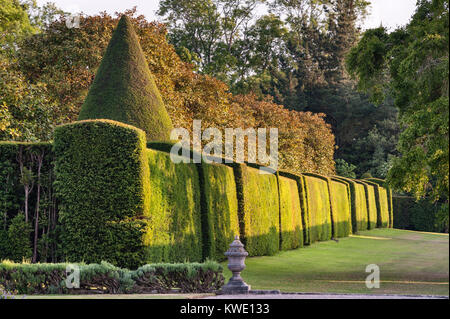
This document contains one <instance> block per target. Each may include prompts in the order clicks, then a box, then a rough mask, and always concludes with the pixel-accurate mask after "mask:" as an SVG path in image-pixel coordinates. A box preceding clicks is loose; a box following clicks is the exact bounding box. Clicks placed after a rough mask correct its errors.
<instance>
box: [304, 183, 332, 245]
mask: <svg viewBox="0 0 450 319" xmlns="http://www.w3.org/2000/svg"><path fill="white" fill-rule="evenodd" d="M304 179H305V186H306V194H307V195H306V201H307V203H308V212H309V222H310V241H311V242H315V241H322V240H329V239H331V237H332V224H331V207H330V195H329V191H328V183H327V181H326V179H322V178H319V177H314V176H309V175H304Z"/></svg>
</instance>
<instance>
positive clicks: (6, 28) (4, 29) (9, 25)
mask: <svg viewBox="0 0 450 319" xmlns="http://www.w3.org/2000/svg"><path fill="white" fill-rule="evenodd" d="M28 8H29V3H27V2H24V1H22V2H20V1H18V0H0V48H1V49H2V50H5V51H6V50H7V51H14V50H15V49H16V45H17V42H18V41H20V40H21V39H23V38H24V37H25V36H27V35H29V34H32V33H35V32H36V31H37V29H36V28H35V27H34V26H33V25H32V23H31V21H30V19H29V16H28V12H27V10H28Z"/></svg>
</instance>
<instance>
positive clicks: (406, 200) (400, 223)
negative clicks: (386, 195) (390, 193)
mask: <svg viewBox="0 0 450 319" xmlns="http://www.w3.org/2000/svg"><path fill="white" fill-rule="evenodd" d="M393 202H394V228H399V229H409V230H417V231H427V232H442V233H448V204H446V203H443V202H434V203H432V202H431V201H430V200H429V199H428V198H425V199H422V200H420V201H416V199H415V198H414V197H412V196H400V195H397V196H394V197H393ZM443 217H444V218H443ZM445 217H446V218H445Z"/></svg>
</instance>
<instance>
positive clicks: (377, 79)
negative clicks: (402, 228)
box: [347, 0, 449, 202]
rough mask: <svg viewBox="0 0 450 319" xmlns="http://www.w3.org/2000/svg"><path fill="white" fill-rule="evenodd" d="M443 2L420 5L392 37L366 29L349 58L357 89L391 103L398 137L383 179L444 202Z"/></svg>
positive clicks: (445, 87) (446, 42)
mask: <svg viewBox="0 0 450 319" xmlns="http://www.w3.org/2000/svg"><path fill="white" fill-rule="evenodd" d="M448 10H449V2H448V0H432V1H426V0H420V1H418V3H417V9H416V12H415V14H414V15H413V17H412V19H411V21H410V22H409V23H408V24H407V25H406V26H405V27H402V28H398V29H397V30H395V31H394V32H392V33H387V31H386V29H385V28H383V27H380V28H378V29H372V30H368V31H366V32H365V33H364V35H363V37H362V38H361V41H360V42H359V44H358V45H357V46H356V47H354V48H353V49H352V50H351V52H350V54H349V56H348V61H347V65H348V70H349V72H350V73H351V74H352V75H353V76H354V77H355V78H357V79H358V88H359V89H360V90H362V91H365V92H368V93H369V94H370V95H371V99H372V100H373V101H375V102H377V103H381V102H382V101H383V100H384V99H385V98H386V96H392V97H393V98H394V102H395V106H396V107H397V108H398V109H399V112H400V113H399V114H400V118H399V119H400V122H401V125H402V128H403V132H402V133H401V135H400V139H399V143H398V150H399V151H400V153H401V156H399V157H397V158H395V160H394V162H393V167H392V168H391V169H390V171H389V174H388V180H389V182H390V183H391V184H392V185H393V186H394V187H396V188H397V189H403V190H406V191H408V192H412V193H414V194H415V195H416V197H421V196H424V195H427V194H430V195H431V196H432V197H433V198H434V199H439V198H441V199H444V200H446V201H447V202H448V192H449V189H448V175H449V162H448V155H449V153H448V152H449V150H448V147H449V136H448V126H449V124H448V123H449V122H448V120H449V98H448V92H449V82H448V75H449V74H448V72H449V64H448V52H449V21H448V18H449V17H448Z"/></svg>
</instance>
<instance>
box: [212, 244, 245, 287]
mask: <svg viewBox="0 0 450 319" xmlns="http://www.w3.org/2000/svg"><path fill="white" fill-rule="evenodd" d="M225 256H227V257H228V269H230V270H231V272H232V273H233V276H232V277H231V278H230V280H229V281H228V283H227V284H226V285H225V286H223V287H222V290H221V291H220V292H219V293H220V294H224V295H225V294H226V295H236V294H248V293H249V291H250V286H249V285H247V284H246V283H245V282H244V280H243V279H242V277H241V271H243V270H244V269H245V257H247V256H248V252H246V251H245V249H244V245H243V244H242V243H241V241H240V240H239V236H236V237H235V238H234V241H233V242H232V243H231V244H230V248H229V249H228V250H227V251H226V252H225Z"/></svg>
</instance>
